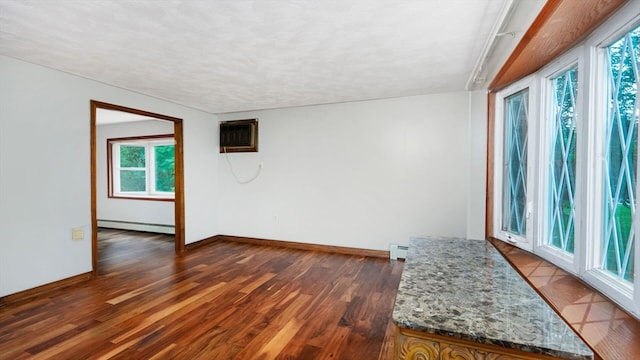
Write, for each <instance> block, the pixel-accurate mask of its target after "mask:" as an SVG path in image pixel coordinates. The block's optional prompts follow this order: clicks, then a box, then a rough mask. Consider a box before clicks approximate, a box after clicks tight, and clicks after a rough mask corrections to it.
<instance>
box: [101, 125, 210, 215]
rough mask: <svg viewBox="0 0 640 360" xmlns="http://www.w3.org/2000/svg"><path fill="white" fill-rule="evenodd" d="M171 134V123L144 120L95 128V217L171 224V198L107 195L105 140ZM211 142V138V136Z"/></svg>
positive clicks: (172, 206) (172, 208) (172, 212)
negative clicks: (165, 199) (150, 199)
mask: <svg viewBox="0 0 640 360" xmlns="http://www.w3.org/2000/svg"><path fill="white" fill-rule="evenodd" d="M166 134H173V122H171V121H160V120H148V121H136V122H132V123H119V124H110V125H100V126H97V127H96V138H97V140H96V145H97V146H96V158H97V162H96V167H97V168H96V176H97V189H96V190H97V205H98V208H97V212H98V220H110V221H126V222H135V223H142V224H158V225H171V226H173V225H175V216H174V213H175V212H174V205H175V204H174V202H173V201H148V200H147V201H145V200H134V199H118V198H109V197H108V182H107V167H108V164H107V139H113V138H122V137H131V136H144V135H166ZM211 141H212V142H214V143H215V139H211Z"/></svg>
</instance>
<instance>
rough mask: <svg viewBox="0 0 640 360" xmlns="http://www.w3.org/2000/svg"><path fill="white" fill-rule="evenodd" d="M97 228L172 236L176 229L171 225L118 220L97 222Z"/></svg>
mask: <svg viewBox="0 0 640 360" xmlns="http://www.w3.org/2000/svg"><path fill="white" fill-rule="evenodd" d="M98 227H103V228H109V229H119V230H134V231H146V232H152V233H159V234H174V235H175V233H176V228H175V226H173V225H163V224H146V223H139V222H133V221H120V220H98Z"/></svg>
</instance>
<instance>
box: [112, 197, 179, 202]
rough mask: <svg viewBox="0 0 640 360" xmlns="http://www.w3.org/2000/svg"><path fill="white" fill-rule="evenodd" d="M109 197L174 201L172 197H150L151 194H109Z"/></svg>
mask: <svg viewBox="0 0 640 360" xmlns="http://www.w3.org/2000/svg"><path fill="white" fill-rule="evenodd" d="M108 198H109V199H125V200H149V201H171V202H173V201H175V199H174V198H167V197H159V196H158V197H152V196H115V195H109V196H108Z"/></svg>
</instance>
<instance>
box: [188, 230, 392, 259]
mask: <svg viewBox="0 0 640 360" xmlns="http://www.w3.org/2000/svg"><path fill="white" fill-rule="evenodd" d="M218 241H231V242H238V243H245V244H253V245H266V246H273V247H283V248H289V249H297V250H307V251H317V252H324V253H331V254H343V255H355V256H366V257H374V258H386V259H388V258H389V251H386V250H371V249H360V248H352V247H346V246H333V245H320V244H307V243H301V242H294V241H282V240H269V239H258V238H251V237H243V236H232V235H216V236H212V237H210V238H206V239H203V240H200V241H197V242H194V243H191V244H187V245H186V249H187V250H188V251H190V250H193V249H197V248H199V247H202V246H206V245H209V244H211V243H215V242H218Z"/></svg>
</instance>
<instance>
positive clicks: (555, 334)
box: [393, 238, 593, 359]
mask: <svg viewBox="0 0 640 360" xmlns="http://www.w3.org/2000/svg"><path fill="white" fill-rule="evenodd" d="M393 320H394V322H395V324H396V325H397V326H399V327H401V328H408V329H412V330H417V331H421V332H427V333H433V334H438V335H445V336H451V337H454V338H459V339H464V340H471V341H475V342H479V343H485V344H493V345H498V346H502V347H506V348H511V349H518V350H522V351H527V352H532V353H539V354H546V355H550V356H556V357H562V358H568V359H592V358H593V353H592V352H591V350H590V349H589V348H588V347H587V346H586V345H585V344H584V342H582V340H581V339H580V338H579V337H578V336H577V335H576V334H575V333H574V332H573V331H572V330H571V329H570V328H569V327H568V326H567V324H566V323H565V322H564V321H563V320H562V319H561V318H560V317H559V316H558V315H557V314H556V313H555V312H554V311H553V309H551V308H550V307H549V305H547V303H545V302H544V300H543V299H542V298H541V297H540V296H539V295H538V294H537V293H536V292H535V291H534V290H533V289H532V288H531V287H530V286H529V284H527V283H526V282H525V281H524V279H522V278H521V277H520V275H519V274H518V273H517V272H516V271H515V270H514V269H513V268H512V267H511V265H509V263H508V262H507V261H506V260H505V259H504V258H503V257H502V255H500V253H498V251H497V250H496V249H495V248H494V247H493V245H491V244H490V243H489V242H487V241H484V240H465V239H452V238H439V239H424V238H415V239H412V240H411V244H410V246H409V250H408V253H407V259H406V261H405V265H404V270H403V273H402V279H401V281H400V286H399V288H398V294H397V297H396V304H395V307H394V310H393Z"/></svg>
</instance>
